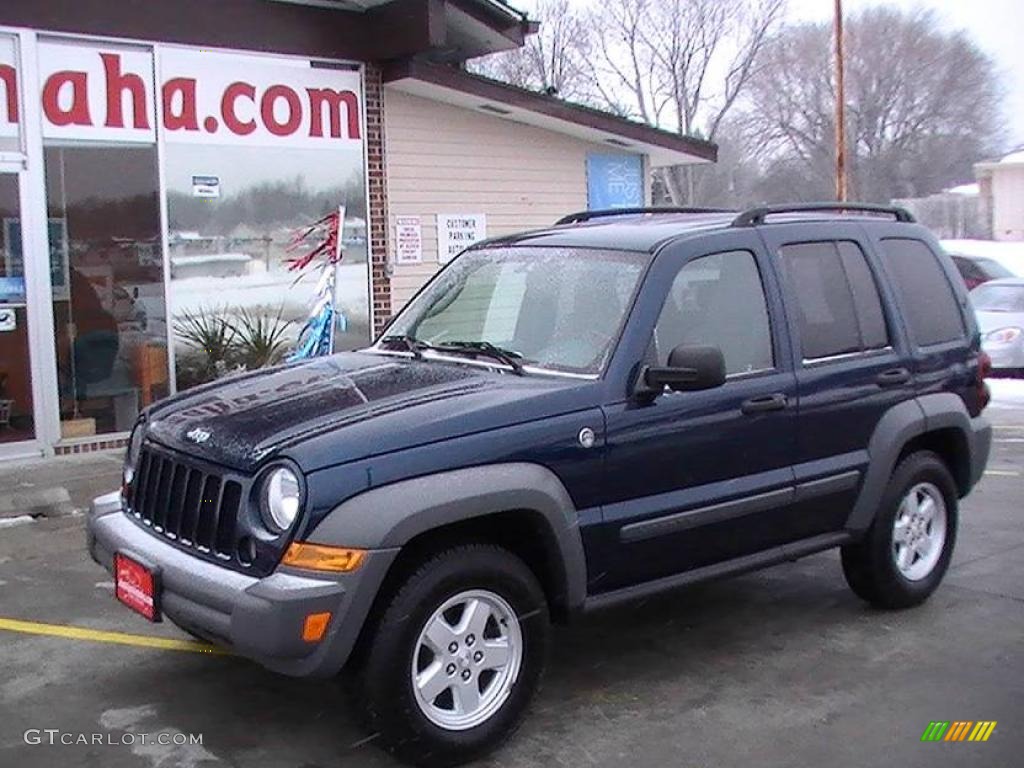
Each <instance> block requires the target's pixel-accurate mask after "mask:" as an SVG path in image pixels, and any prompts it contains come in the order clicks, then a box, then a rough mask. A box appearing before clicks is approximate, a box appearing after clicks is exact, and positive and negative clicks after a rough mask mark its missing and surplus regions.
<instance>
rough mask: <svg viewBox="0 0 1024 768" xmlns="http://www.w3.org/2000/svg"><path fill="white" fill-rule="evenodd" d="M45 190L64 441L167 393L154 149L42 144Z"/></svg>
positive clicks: (130, 415)
mask: <svg viewBox="0 0 1024 768" xmlns="http://www.w3.org/2000/svg"><path fill="white" fill-rule="evenodd" d="M45 165H46V197H47V208H48V212H49V213H48V215H49V217H50V223H49V235H50V261H51V275H52V282H53V312H54V326H55V331H56V346H57V372H58V386H59V393H60V415H61V431H62V436H63V437H65V438H74V437H88V436H90V435H95V434H104V433H110V432H123V431H127V430H129V429H131V426H132V424H133V423H134V421H135V419H136V417H137V415H138V412H139V409H140V408H141V407H143V406H145V405H147V404H148V403H150V402H152V401H153V400H155V399H157V398H160V397H163V396H165V395H166V394H167V393H168V373H167V351H166V332H167V329H166V317H165V308H164V299H163V267H162V263H161V252H160V215H159V204H158V188H159V187H158V179H157V156H156V148H155V147H153V146H125V145H121V146H112V145H108V146H97V145H89V146H85V145H80V146H48V147H46V148H45Z"/></svg>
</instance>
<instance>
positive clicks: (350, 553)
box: [281, 541, 366, 573]
mask: <svg viewBox="0 0 1024 768" xmlns="http://www.w3.org/2000/svg"><path fill="white" fill-rule="evenodd" d="M365 557H366V550H363V549H347V548H345V547H329V546H326V545H324V544H309V543H307V542H304V541H293V542H292V543H291V544H290V545H289V546H288V549H287V550H286V551H285V553H284V558H282V560H281V564H282V565H290V566H292V567H293V568H307V569H309V570H311V571H334V572H336V573H348V572H349V571H354V570H355V569H356V568H358V567H359V566H360V565H362V563H363V558H365Z"/></svg>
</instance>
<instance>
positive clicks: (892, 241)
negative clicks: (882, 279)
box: [882, 237, 967, 347]
mask: <svg viewBox="0 0 1024 768" xmlns="http://www.w3.org/2000/svg"><path fill="white" fill-rule="evenodd" d="M882 260H883V261H884V263H885V266H886V271H887V272H888V273H889V276H890V277H891V278H892V282H893V285H894V287H895V289H896V294H897V296H898V297H899V300H900V307H901V309H902V310H903V316H904V318H906V321H907V325H908V327H909V330H910V337H911V339H913V341H914V343H915V344H917V345H918V346H919V347H927V346H930V345H932V344H942V343H944V342H948V341H956V340H958V339H963V338H964V337H965V336H966V333H967V331H966V328H965V327H964V320H963V315H961V313H960V303H959V302H958V301H957V299H956V294H955V293H954V292H953V286H952V285H951V284H950V282H949V279H948V278H947V277H946V273H945V271H944V270H943V269H942V265H941V264H940V263H939V260H938V257H937V256H936V255H935V254H934V253H933V252H932V250H931V248H929V247H928V246H927V245H925V243H923V242H922V241H920V240H911V239H909V238H900V237H889V238H885V239H883V240H882Z"/></svg>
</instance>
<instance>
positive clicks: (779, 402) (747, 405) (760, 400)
mask: <svg viewBox="0 0 1024 768" xmlns="http://www.w3.org/2000/svg"><path fill="white" fill-rule="evenodd" d="M788 403H789V399H788V398H787V397H786V396H785V395H784V394H782V393H781V392H776V393H775V394H774V395H762V396H760V397H752V398H750V399H749V400H744V401H743V403H742V404H741V405H740V410H741V411H742V412H743V413H746V414H751V413H767V412H768V411H781V410H782V409H783V408H785V407H786V405H787V404H788Z"/></svg>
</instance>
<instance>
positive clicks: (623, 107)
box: [591, 0, 784, 203]
mask: <svg viewBox="0 0 1024 768" xmlns="http://www.w3.org/2000/svg"><path fill="white" fill-rule="evenodd" d="M783 8H784V0H608V2H606V3H605V4H604V5H603V6H602V7H601V8H600V9H598V10H596V11H594V12H593V13H592V15H591V28H592V29H593V34H594V44H593V48H594V70H593V91H594V93H595V94H596V95H597V96H598V97H599V98H600V100H601V101H602V102H603V103H604V105H605V106H607V107H609V108H610V109H612V110H614V111H616V112H619V113H620V114H626V115H631V116H634V117H638V118H639V119H641V120H643V121H644V122H647V123H650V124H652V125H659V126H662V127H671V129H672V130H675V131H676V132H678V133H680V134H683V135H701V136H704V137H706V138H708V139H712V140H713V139H714V138H715V136H716V134H717V133H718V130H719V128H720V126H721V124H722V121H723V120H724V119H725V118H726V117H727V115H728V114H729V113H730V111H732V110H733V108H734V107H735V105H736V102H737V99H738V98H739V97H740V94H741V93H742V91H743V88H744V86H745V85H746V84H747V82H748V81H749V80H750V78H751V76H752V75H753V74H754V73H755V72H756V68H757V62H758V58H759V54H760V52H761V49H762V48H763V47H764V44H765V42H766V41H767V40H768V39H769V37H770V35H771V33H772V32H773V30H774V29H775V27H776V26H777V25H778V24H779V22H780V19H781V16H782V11H783ZM694 179H695V177H694V175H693V174H692V172H691V169H690V168H689V166H684V167H683V170H682V172H681V171H680V169H679V168H671V169H666V171H665V173H664V175H663V178H662V182H663V183H664V184H665V187H666V188H667V190H668V192H669V195H670V196H671V199H672V200H673V201H674V202H676V203H679V202H683V201H686V202H689V201H692V200H693V199H694V196H695V186H694Z"/></svg>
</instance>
